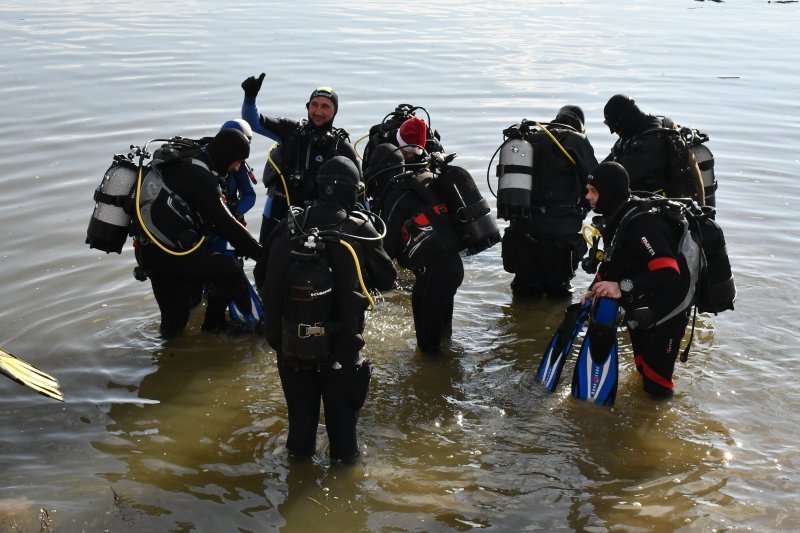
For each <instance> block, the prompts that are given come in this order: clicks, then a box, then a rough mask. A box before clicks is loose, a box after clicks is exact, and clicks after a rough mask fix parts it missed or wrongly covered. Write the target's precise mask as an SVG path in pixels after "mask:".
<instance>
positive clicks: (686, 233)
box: [606, 195, 736, 322]
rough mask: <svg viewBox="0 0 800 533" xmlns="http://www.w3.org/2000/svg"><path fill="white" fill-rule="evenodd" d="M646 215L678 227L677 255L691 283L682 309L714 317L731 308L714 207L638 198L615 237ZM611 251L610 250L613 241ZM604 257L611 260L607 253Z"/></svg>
mask: <svg viewBox="0 0 800 533" xmlns="http://www.w3.org/2000/svg"><path fill="white" fill-rule="evenodd" d="M648 212H651V213H652V212H654V213H659V214H661V215H663V216H666V217H667V218H668V219H670V220H671V221H673V222H674V223H675V224H677V225H678V226H679V227H680V228H681V231H680V232H679V235H680V237H679V242H678V253H679V254H680V255H683V256H684V258H685V260H686V264H687V267H688V268H689V270H690V276H691V280H692V281H691V284H692V286H691V288H690V294H689V295H687V298H686V305H684V306H683V308H684V309H685V308H686V307H688V306H689V305H691V304H694V306H695V308H696V310H697V311H698V312H700V313H714V314H717V313H721V312H723V311H726V310H728V309H733V304H734V301H735V300H736V284H735V282H734V279H733V273H732V271H731V264H730V259H729V258H728V251H727V247H726V244H725V236H724V234H723V232H722V228H721V227H720V225H719V224H718V223H717V222H716V221H715V220H714V216H713V215H714V208H713V207H711V206H702V207H701V206H700V205H698V204H697V202H695V201H693V200H690V199H668V198H664V197H661V196H658V195H653V196H651V197H648V198H643V199H641V200H640V206H639V207H638V208H637V209H635V210H632V211H631V212H629V213H628V214H626V215H625V216H624V217H623V219H622V220H621V221H620V225H619V227H618V228H617V233H616V234H617V235H619V234H620V232H621V231H624V228H625V227H626V226H628V225H629V224H631V223H632V222H633V221H634V220H635V219H636V217H637V216H639V215H641V214H642V213H648ZM615 240H616V236H615ZM611 248H612V249H613V242H612V244H611ZM609 251H610V250H608V251H607V252H609ZM606 257H607V258H608V259H609V260H610V259H611V258H610V257H609V255H608V253H606ZM680 311H681V309H676V310H675V311H674V312H673V313H672V314H671V315H668V316H667V317H665V318H664V319H662V320H661V321H662V322H663V321H665V320H667V319H669V318H670V317H671V316H674V314H675V313H677V312H680Z"/></svg>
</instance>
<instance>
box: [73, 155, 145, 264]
mask: <svg viewBox="0 0 800 533" xmlns="http://www.w3.org/2000/svg"><path fill="white" fill-rule="evenodd" d="M138 172H139V171H138V168H137V166H136V164H135V163H134V162H133V161H132V160H131V159H129V158H127V157H125V156H124V155H121V154H117V155H115V156H114V162H113V163H112V164H111V166H110V167H108V170H106V172H105V174H104V175H103V181H101V182H100V185H99V186H98V187H97V189H95V191H94V201H95V206H94V211H93V212H92V217H91V219H90V220H89V227H88V229H87V230H86V244H88V245H89V248H97V249H98V250H102V251H104V252H106V253H111V252H116V253H118V254H119V253H122V247H123V246H124V245H125V241H126V240H127V239H128V234H129V231H130V226H131V220H132V216H131V214H132V213H131V211H130V203H131V194H132V193H133V189H134V185H135V184H136V179H137V176H138Z"/></svg>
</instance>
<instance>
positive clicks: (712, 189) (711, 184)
mask: <svg viewBox="0 0 800 533" xmlns="http://www.w3.org/2000/svg"><path fill="white" fill-rule="evenodd" d="M691 150H692V153H693V154H694V157H695V159H696V160H697V166H698V167H699V168H700V175H701V176H702V179H703V190H704V191H705V199H706V201H705V205H710V206H711V207H716V205H717V198H716V194H715V193H716V192H717V178H716V176H714V154H712V153H711V150H709V149H708V147H707V146H706V145H704V144H698V145H695V146H692V147H691Z"/></svg>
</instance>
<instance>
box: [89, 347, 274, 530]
mask: <svg viewBox="0 0 800 533" xmlns="http://www.w3.org/2000/svg"><path fill="white" fill-rule="evenodd" d="M259 346H260V342H253V339H251V338H249V337H248V338H244V337H243V338H239V339H236V338H226V337H214V336H211V335H194V336H190V335H186V336H182V337H180V338H178V339H175V340H174V341H170V342H168V343H166V344H165V345H164V346H163V347H162V348H159V349H158V350H157V351H156V352H155V353H154V354H153V360H154V363H155V368H156V370H155V372H153V373H152V374H149V375H147V376H146V377H145V378H144V379H143V380H142V382H141V384H140V386H139V391H138V396H139V399H140V400H141V402H140V403H130V402H129V403H115V404H113V405H112V406H111V408H110V410H109V413H108V418H109V423H108V424H107V430H108V436H107V437H106V438H104V439H102V440H100V441H96V442H94V446H95V447H96V448H97V449H98V450H101V451H103V452H106V453H110V454H113V455H115V456H117V457H118V458H119V459H120V460H121V461H122V462H123V463H124V464H125V467H126V468H125V470H124V471H123V472H105V473H102V474H100V475H102V476H103V477H105V478H106V479H108V480H109V481H110V482H111V485H112V487H113V488H114V490H115V492H116V493H117V494H119V495H120V496H121V497H123V498H124V499H125V501H127V502H128V506H129V507H130V508H132V509H136V510H137V511H140V512H142V513H144V514H149V515H154V516H155V515H161V514H171V515H173V516H174V517H175V518H174V523H175V524H176V525H178V524H180V523H184V524H186V523H195V524H197V523H208V524H211V523H213V521H214V520H215V518H213V517H214V516H219V517H218V518H216V519H219V518H220V517H225V520H227V521H228V524H230V523H231V522H230V520H231V516H230V511H227V512H223V511H222V509H227V507H225V504H227V503H230V502H237V504H236V506H235V507H236V509H237V510H238V511H239V512H241V513H245V514H247V515H261V514H264V513H267V514H269V512H270V510H272V509H273V508H274V502H272V501H270V500H265V498H264V495H265V487H266V486H269V485H270V484H274V483H275V482H276V480H278V478H279V477H281V476H282V475H283V474H284V473H283V472H282V470H281V471H277V470H275V469H271V470H270V469H265V468H264V466H265V465H263V464H262V458H263V457H264V456H265V455H273V454H275V451H276V449H278V448H279V445H278V443H277V442H278V440H279V439H280V436H281V433H282V431H283V424H282V421H281V420H280V419H277V418H273V419H271V420H270V419H266V420H265V419H261V418H259V417H258V416H256V414H254V413H252V412H251V411H250V410H248V409H247V408H243V407H246V406H248V405H251V404H256V403H258V399H259V396H260V395H262V394H266V395H267V396H268V397H269V398H270V400H272V401H274V402H275V403H276V404H277V403H279V398H278V397H275V396H276V395H275V394H274V393H271V392H269V391H268V389H266V388H265V386H266V385H267V384H268V383H270V382H272V383H273V386H274V380H275V376H274V369H272V368H269V365H268V363H267V359H268V358H269V354H262V353H261V351H260V350H259V349H258V348H259ZM254 348H255V349H254ZM262 380H263V381H264V382H265V383H262ZM108 386H109V388H115V387H116V385H115V384H114V383H113V382H112V383H109V384H108ZM153 489H156V490H155V491H154V490H153ZM159 491H167V492H169V493H179V494H184V495H186V497H191V498H193V499H198V500H201V501H205V502H207V504H209V505H208V506H203V507H200V508H199V509H198V508H197V507H196V504H192V505H190V506H188V507H187V508H185V509H181V508H174V507H173V506H172V505H170V506H169V507H167V508H163V507H162V506H161V505H160V503H159V501H160V500H161V497H160V496H159V494H160V492H159ZM198 511H199V512H198ZM206 513H208V516H205V515H206ZM206 520H210V522H206ZM222 523H224V522H220V524H222Z"/></svg>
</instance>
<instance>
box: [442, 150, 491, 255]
mask: <svg viewBox="0 0 800 533" xmlns="http://www.w3.org/2000/svg"><path fill="white" fill-rule="evenodd" d="M454 156H455V154H453V155H452V156H448V158H449V159H452V157H454ZM444 163H445V164H446V161H444ZM434 183H435V187H436V192H437V195H438V197H439V198H440V199H441V200H442V202H443V203H444V204H445V205H446V206H447V215H448V218H449V219H450V224H451V225H452V226H453V229H454V230H455V232H456V235H457V236H458V239H459V242H460V244H461V246H463V248H465V249H466V250H467V253H468V254H470V255H474V254H477V253H480V252H482V251H484V250H486V249H488V248H491V247H492V246H494V245H495V244H497V243H498V242H500V229H499V228H498V227H497V221H495V219H494V217H493V216H492V210H491V208H490V207H489V203H488V202H487V201H486V200H485V199H484V198H483V196H482V195H481V192H480V191H479V190H478V187H477V185H475V180H473V179H472V176H471V175H470V173H469V172H467V171H466V169H463V168H461V167H450V166H445V167H444V171H443V172H442V173H441V175H440V176H439V177H438V179H436V181H435V182H434Z"/></svg>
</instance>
